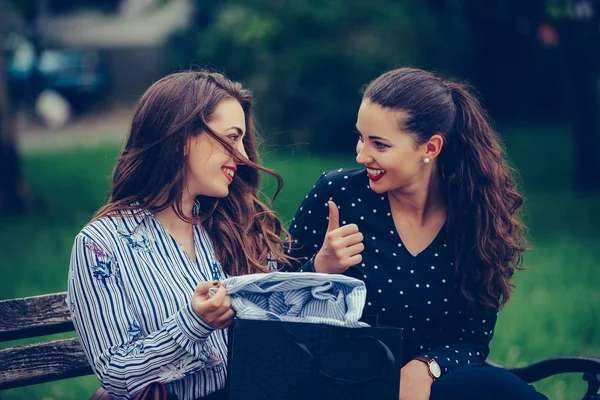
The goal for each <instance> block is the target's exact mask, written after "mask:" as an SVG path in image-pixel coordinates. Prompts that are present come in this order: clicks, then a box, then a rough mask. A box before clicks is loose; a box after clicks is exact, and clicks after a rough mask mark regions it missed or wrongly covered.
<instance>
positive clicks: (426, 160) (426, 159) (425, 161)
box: [423, 157, 431, 164]
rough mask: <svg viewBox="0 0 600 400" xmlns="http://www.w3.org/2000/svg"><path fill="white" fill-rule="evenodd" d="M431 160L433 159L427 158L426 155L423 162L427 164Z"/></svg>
mask: <svg viewBox="0 0 600 400" xmlns="http://www.w3.org/2000/svg"><path fill="white" fill-rule="evenodd" d="M429 161H431V160H429V158H427V157H425V158H424V159H423V162H424V163H425V164H429Z"/></svg>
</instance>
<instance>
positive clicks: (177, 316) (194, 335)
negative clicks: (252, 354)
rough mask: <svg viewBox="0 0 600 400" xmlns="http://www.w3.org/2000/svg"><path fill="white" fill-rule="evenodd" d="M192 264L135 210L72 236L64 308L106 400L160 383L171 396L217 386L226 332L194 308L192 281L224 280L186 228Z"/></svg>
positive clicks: (203, 236)
mask: <svg viewBox="0 0 600 400" xmlns="http://www.w3.org/2000/svg"><path fill="white" fill-rule="evenodd" d="M194 244H195V251H196V262H195V263H194V262H193V261H191V259H190V258H189V257H188V256H187V254H186V253H185V252H184V250H183V248H181V246H180V245H179V244H178V243H177V242H176V241H175V239H174V238H173V237H172V236H171V235H170V234H169V233H168V232H167V230H166V229H165V228H164V227H163V226H162V225H161V224H160V223H159V222H158V221H157V220H156V219H155V218H154V216H153V215H152V214H151V213H149V212H147V211H143V212H142V213H141V214H139V215H137V216H133V213H131V212H122V213H121V215H117V216H110V217H104V218H101V219H100V220H97V221H95V222H93V223H91V224H89V225H88V226H86V227H85V228H83V230H82V231H81V232H80V233H79V234H78V235H77V237H76V238H75V243H74V246H73V251H72V255H71V265H70V271H69V282H68V296H67V304H68V305H69V307H70V310H71V315H72V317H73V323H74V325H75V329H76V331H77V334H78V335H79V338H80V340H81V344H82V345H83V349H84V350H85V353H86V355H87V357H88V360H89V362H90V365H91V366H92V368H93V369H94V372H95V373H96V375H97V376H98V379H99V380H100V383H101V384H102V386H103V387H104V388H105V389H106V390H107V391H108V392H109V393H110V394H111V396H113V397H114V398H119V399H122V398H130V397H133V396H135V395H136V394H137V393H138V392H139V391H140V390H141V389H142V388H143V387H144V386H145V385H147V384H148V383H150V382H152V381H161V382H163V383H165V386H166V388H167V390H168V392H169V393H172V394H175V395H177V397H178V398H179V399H180V400H185V399H197V398H199V397H204V396H206V395H208V394H210V393H212V392H214V391H216V390H219V389H222V388H223V387H224V385H225V379H226V368H225V361H226V359H227V332H226V330H215V329H213V328H212V327H210V326H209V325H208V324H207V323H205V322H204V321H203V320H202V319H201V318H200V317H199V316H198V315H196V314H195V313H194V311H193V310H192V307H191V299H192V296H193V293H194V289H195V287H196V285H197V284H198V283H199V282H201V281H207V280H216V279H222V278H225V274H224V272H223V269H222V268H221V266H220V264H219V262H218V260H217V258H216V256H215V253H214V251H213V245H212V242H211V239H210V237H209V236H208V234H207V232H206V231H205V229H204V228H203V227H202V226H201V225H195V226H194Z"/></svg>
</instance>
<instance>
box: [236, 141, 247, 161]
mask: <svg viewBox="0 0 600 400" xmlns="http://www.w3.org/2000/svg"><path fill="white" fill-rule="evenodd" d="M237 151H238V152H239V153H240V154H241V155H242V156H244V160H247V159H248V154H247V153H246V148H245V147H244V143H243V142H241V141H240V143H239V144H238V145H237ZM244 160H237V161H236V162H237V164H238V165H240V164H244Z"/></svg>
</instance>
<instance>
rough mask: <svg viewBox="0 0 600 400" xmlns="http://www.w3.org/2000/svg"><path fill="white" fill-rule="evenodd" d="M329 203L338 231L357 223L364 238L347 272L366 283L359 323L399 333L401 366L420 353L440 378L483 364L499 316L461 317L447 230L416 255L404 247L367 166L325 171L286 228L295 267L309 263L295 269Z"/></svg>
mask: <svg viewBox="0 0 600 400" xmlns="http://www.w3.org/2000/svg"><path fill="white" fill-rule="evenodd" d="M328 200H333V201H334V202H335V203H336V204H337V206H338V208H339V212H340V225H345V224H350V223H355V224H357V225H358V228H359V230H360V231H361V232H362V234H363V236H364V241H363V243H364V245H365V250H364V251H363V252H362V253H361V254H362V257H363V260H362V263H361V264H358V265H356V266H353V267H351V268H349V269H348V270H347V271H346V273H345V274H346V275H349V276H352V277H355V278H358V279H361V280H363V281H364V282H365V284H366V287H367V303H366V304H365V309H364V312H363V315H364V316H365V318H364V319H365V320H367V318H369V316H378V321H379V324H383V325H391V326H397V327H402V328H404V343H403V364H406V363H407V362H409V361H410V360H412V359H413V358H414V357H416V356H418V355H425V356H428V357H432V358H435V359H436V360H437V362H438V363H439V364H440V366H441V367H442V371H443V372H448V371H451V370H453V369H456V368H462V367H469V366H476V365H481V364H483V363H484V361H485V359H486V357H487V355H488V353H489V347H488V345H489V342H490V340H491V339H492V335H493V330H494V325H495V323H496V318H497V312H496V311H495V310H494V311H489V312H486V313H479V314H476V315H475V314H472V313H469V312H468V311H467V307H466V302H465V300H464V298H463V296H462V295H461V292H460V288H459V287H458V282H457V280H456V279H455V277H454V266H453V258H452V254H451V252H450V248H449V247H448V245H447V240H446V237H447V236H446V235H447V233H446V229H445V228H442V229H441V231H440V233H439V234H438V236H437V237H436V238H435V239H434V241H433V242H432V243H431V244H430V245H429V246H428V247H427V248H426V249H425V250H423V251H422V252H421V253H419V254H418V255H417V256H413V255H411V254H410V253H409V252H408V251H407V250H406V249H405V248H404V246H403V244H402V240H401V238H400V237H399V235H398V233H397V232H396V228H395V225H394V221H393V219H392V215H391V211H390V204H389V200H388V197H387V194H377V193H375V192H373V191H372V190H371V189H370V187H369V179H368V177H367V173H366V169H365V168H356V169H339V170H337V171H328V172H325V173H323V175H322V176H321V178H319V180H318V181H317V183H316V184H315V185H314V186H313V188H312V190H311V191H310V193H308V195H307V196H306V197H305V199H304V201H303V202H302V204H301V205H300V208H299V209H298V211H297V213H296V216H295V218H294V219H293V221H292V224H291V226H290V229H289V231H290V234H291V236H292V245H293V248H292V251H291V255H292V256H293V257H296V258H298V259H299V263H298V265H297V267H296V268H298V269H299V270H304V271H306V270H307V267H306V265H312V264H310V263H307V264H305V265H304V267H301V265H303V264H304V263H306V261H307V260H309V259H310V258H311V257H312V256H314V255H315V254H316V253H317V252H318V251H319V249H320V247H321V245H322V243H323V238H324V236H325V232H326V230H327V224H328V219H329V208H328V207H327V201H328ZM372 319H373V318H369V320H372Z"/></svg>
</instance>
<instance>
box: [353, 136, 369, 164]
mask: <svg viewBox="0 0 600 400" xmlns="http://www.w3.org/2000/svg"><path fill="white" fill-rule="evenodd" d="M369 160H370V157H369V156H368V154H366V151H365V148H364V143H363V142H361V141H359V142H358V143H357V144H356V162H357V163H359V164H367V163H368V162H369Z"/></svg>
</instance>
